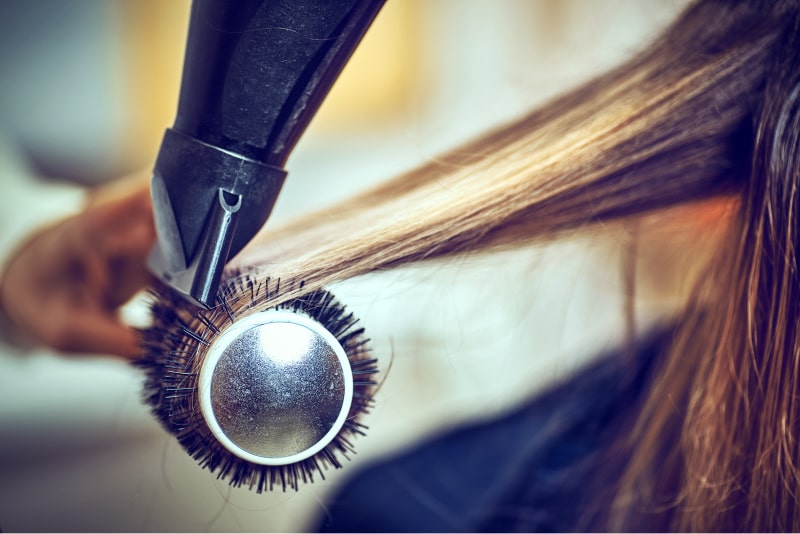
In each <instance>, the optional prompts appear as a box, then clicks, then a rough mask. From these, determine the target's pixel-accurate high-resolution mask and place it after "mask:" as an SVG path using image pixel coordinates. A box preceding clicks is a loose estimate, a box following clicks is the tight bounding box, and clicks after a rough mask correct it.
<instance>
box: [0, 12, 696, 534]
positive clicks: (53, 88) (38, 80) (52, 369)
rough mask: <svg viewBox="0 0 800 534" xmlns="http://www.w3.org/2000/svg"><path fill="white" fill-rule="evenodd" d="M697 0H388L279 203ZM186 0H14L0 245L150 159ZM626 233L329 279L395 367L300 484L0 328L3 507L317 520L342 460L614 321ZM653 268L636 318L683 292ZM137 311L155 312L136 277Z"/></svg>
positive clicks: (51, 523)
mask: <svg viewBox="0 0 800 534" xmlns="http://www.w3.org/2000/svg"><path fill="white" fill-rule="evenodd" d="M684 4H685V2H683V1H675V0H646V1H640V0H602V1H600V0H538V1H532V0H389V1H388V2H387V4H386V7H385V8H384V10H383V11H382V12H381V14H379V16H378V18H377V20H376V22H375V23H374V25H373V27H372V28H371V29H370V30H369V32H368V33H367V35H366V37H365V39H364V41H363V42H362V44H361V46H360V47H359V49H358V50H357V51H356V53H355V55H354V57H353V59H352V60H351V62H350V63H349V64H348V66H347V67H346V68H345V71H344V72H343V74H342V77H341V78H340V80H339V81H338V82H337V84H336V85H335V86H334V89H333V91H332V93H331V95H330V96H329V98H328V100H326V102H325V103H324V104H323V107H322V109H321V111H320V113H319V115H318V116H317V117H316V118H315V119H314V121H313V122H312V124H311V126H310V128H309V130H308V132H307V134H306V135H305V137H304V138H303V139H302V140H301V142H300V144H299V145H298V146H297V149H296V150H295V152H294V153H293V155H292V157H291V158H290V160H289V164H288V170H289V178H288V180H287V182H286V185H285V187H284V190H283V192H282V193H281V197H280V198H279V200H278V203H277V206H276V211H275V212H274V214H273V216H272V218H271V219H270V222H269V224H270V225H277V224H280V223H281V222H283V221H286V220H288V219H290V218H293V217H298V216H301V215H302V214H303V213H304V212H307V211H311V210H314V209H317V208H319V207H322V206H324V205H326V204H330V203H333V202H335V201H336V200H339V199H342V198H344V197H346V196H348V195H350V194H352V193H353V192H355V191H358V190H360V189H363V188H364V187H367V186H369V185H371V184H374V183H376V182H378V181H380V180H383V179H388V178H390V177H392V176H393V175H396V174H398V173H400V172H402V171H404V170H407V169H409V168H412V167H414V166H416V165H418V164H420V163H422V162H424V161H428V160H430V159H431V158H435V157H436V155H437V154H438V153H440V152H442V151H443V150H445V149H448V148H451V147H454V146H456V145H457V144H458V143H460V142H462V141H466V140H469V139H470V138H472V137H474V136H475V135H477V134H479V133H480V132H482V131H484V130H486V129H487V128H490V127H493V126H497V125H499V124H502V123H503V122H506V121H508V120H511V119H513V118H514V117H516V116H518V115H519V114H521V113H523V112H525V111H526V110H529V109H531V108H533V107H535V106H537V105H541V104H543V103H545V102H546V101H547V100H548V99H549V98H551V97H553V96H554V95H556V94H558V93H559V92H562V91H564V90H566V89H568V88H570V87H573V86H575V85H576V84H578V83H580V82H582V81H585V80H587V79H589V78H591V76H592V75H594V74H596V73H599V72H602V71H603V70H605V69H607V68H609V67H611V66H613V65H615V64H617V63H619V62H620V61H622V60H623V59H625V58H626V57H629V56H630V55H632V54H633V53H635V52H636V51H637V50H639V49H641V48H642V46H644V45H645V44H646V43H647V42H648V41H649V40H650V39H652V38H653V37H654V36H655V35H656V34H657V33H658V31H659V30H660V29H661V28H663V27H664V26H665V25H666V24H667V23H668V22H669V21H670V20H671V19H672V18H674V16H675V15H676V13H677V12H678V11H679V10H680V8H681V7H682V6H683V5H684ZM188 11H189V2H188V1H186V0H171V1H169V2H164V1H162V0H137V1H135V2H131V1H124V0H116V1H114V0H70V1H63V0H3V1H2V2H0V254H1V255H0V262H2V261H3V259H4V258H5V257H6V256H7V255H8V254H9V253H10V251H11V250H12V248H13V246H14V245H15V244H16V243H18V242H19V240H20V239H22V238H23V237H24V236H25V235H26V233H28V232H30V231H31V230H33V229H34V228H36V227H37V226H38V225H42V224H46V223H50V222H53V221H54V220H57V219H58V217H61V216H63V215H65V214H68V213H70V212H73V211H75V210H78V209H80V206H81V204H82V202H83V200H84V198H85V195H86V191H87V190H88V189H91V188H95V187H99V186H102V185H104V184H108V183H111V182H113V181H115V180H118V179H119V178H120V177H124V176H137V177H139V178H138V179H146V178H147V174H148V169H149V168H150V167H151V166H152V163H153V161H154V159H155V154H156V152H157V150H158V146H159V143H160V140H161V135H162V134H163V130H164V128H165V127H167V126H169V125H171V123H172V121H173V118H174V112H175V109H176V105H177V94H178V87H179V83H180V69H181V63H182V56H183V45H184V40H185V37H186V30H187V24H188ZM309 191H313V195H312V196H309ZM623 247H624V240H621V239H614V238H609V239H606V240H597V239H593V240H589V239H585V238H584V239H582V238H579V237H576V238H574V239H570V240H567V241H564V242H559V243H557V244H551V245H548V246H546V247H539V248H535V249H530V250H524V251H518V252H513V253H505V254H504V255H502V256H500V255H492V256H489V257H485V258H482V257H475V258H470V259H468V260H464V261H457V262H453V263H450V264H447V265H443V264H437V265H428V266H424V267H413V268H404V269H398V270H395V271H392V272H390V273H383V274H380V275H370V276H366V277H362V278H359V279H356V280H351V281H348V282H346V283H342V284H339V285H338V286H337V287H335V288H332V289H333V290H334V292H335V293H336V294H337V295H338V296H339V297H340V299H341V300H342V301H343V302H344V303H345V304H347V306H348V307H349V308H351V309H352V310H353V311H355V312H356V314H357V315H359V316H360V317H361V318H362V321H363V323H364V325H365V327H366V328H367V331H368V334H369V335H370V337H371V338H372V339H373V346H374V350H375V354H376V356H377V357H378V358H379V359H380V360H381V368H382V370H383V371H384V374H385V378H386V382H385V384H384V386H383V388H382V390H381V391H380V393H379V395H378V398H377V402H376V407H375V409H374V410H373V411H372V413H371V414H370V415H369V416H368V418H367V420H366V423H367V424H368V425H369V426H370V429H371V430H370V432H369V435H368V436H367V437H365V438H360V439H359V440H358V441H357V442H356V448H357V450H358V455H357V457H355V458H354V459H353V461H352V462H350V464H348V465H347V466H346V468H345V469H343V470H340V471H337V472H335V473H330V476H329V477H328V480H326V481H324V482H317V483H315V484H313V485H310V486H306V487H303V488H302V489H301V490H300V491H299V492H298V493H294V492H289V493H280V492H277V493H273V494H266V495H256V494H254V493H250V492H249V491H248V490H245V489H231V488H229V487H228V486H227V484H226V483H225V482H220V481H217V480H216V479H215V478H214V477H213V476H212V475H210V474H209V473H208V472H207V471H204V470H202V469H200V468H199V467H198V466H196V465H195V464H194V462H193V461H192V460H191V459H190V458H189V457H188V456H187V455H186V454H185V453H184V452H183V451H182V450H181V449H180V447H179V446H178V444H177V443H176V442H175V440H174V439H173V438H172V437H170V436H168V435H167V434H165V432H164V431H163V430H162V429H161V428H160V427H159V425H158V424H157V423H156V422H155V420H154V419H153V418H152V417H151V416H150V414H149V413H148V410H147V408H146V407H145V406H144V405H143V404H142V403H141V402H140V388H141V383H142V377H141V375H140V373H139V372H138V371H137V370H135V369H133V368H132V367H130V366H128V365H126V364H124V363H121V362H118V361H111V360H105V359H102V358H80V357H76V358H70V359H67V358H64V357H61V356H58V355H56V354H53V353H50V352H49V351H46V350H31V349H21V348H19V347H16V346H14V345H12V344H10V343H3V341H2V340H0V436H1V438H0V530H3V531H295V530H305V529H308V528H310V527H311V525H313V524H314V521H316V520H317V519H318V518H319V517H321V516H323V515H324V513H325V507H324V501H325V497H326V495H328V494H329V492H330V491H331V490H332V488H334V487H335V485H336V484H339V483H340V482H342V481H343V480H344V479H345V478H346V477H347V476H348V473H350V474H352V473H353V472H355V471H356V470H357V469H360V468H365V467H367V466H368V465H369V462H370V461H371V460H374V459H376V458H378V457H380V456H381V455H385V454H390V453H391V452H392V451H393V450H397V449H399V448H401V447H403V446H406V445H408V444H410V443H413V442H414V441H416V440H419V439H421V438H423V437H424V436H428V435H431V434H435V433H437V432H441V431H444V430H446V429H447V428H451V427H452V426H453V425H456V424H458V423H459V422H462V421H466V420H471V419H475V418H482V417H490V416H491V415H492V414H493V413H497V412H499V411H502V410H504V409H507V408H508V407H510V406H513V405H514V404H515V403H517V402H519V401H520V400H521V399H524V398H526V397H527V396H529V395H531V394H533V393H534V392H535V391H536V390H537V389H538V388H540V387H542V386H543V385H546V384H548V383H552V382H553V381H556V380H559V379H563V378H564V377H566V376H568V375H569V373H571V372H572V371H574V370H575V369H576V368H577V367H578V366H579V365H580V364H581V363H582V362H584V361H586V359H587V358H591V357H592V356H593V355H596V354H597V353H598V352H599V351H601V350H603V349H606V348H609V347H612V346H614V345H615V344H616V343H618V342H619V340H620V339H621V336H622V335H623V332H624V325H623V324H622V323H623V322H622V320H621V316H622V310H623V307H624V302H623V299H622V294H623V287H622V282H621V279H620V277H619V264H620V263H619V262H620V257H621V255H620V251H621V250H622V248H623ZM656 289H657V290H656V291H654V292H652V294H651V295H650V297H651V298H649V299H648V300H647V301H646V302H644V303H640V306H639V308H638V309H637V313H638V314H639V319H640V320H641V322H642V324H643V325H646V324H648V321H650V322H652V321H653V320H656V318H657V317H658V316H659V315H660V314H663V313H664V310H666V309H668V308H669V307H670V306H671V300H670V297H669V295H670V291H669V290H668V288H667V289H664V288H661V289H663V291H660V290H658V289H659V288H656ZM126 313H127V314H128V317H129V318H130V320H131V321H132V322H138V323H142V322H146V310H144V309H143V306H142V303H141V301H136V302H134V303H133V304H132V305H131V306H129V307H128V308H127V309H126ZM390 362H391V369H389V367H390ZM387 371H388V372H387ZM453 467H454V468H456V469H457V468H458V466H453Z"/></svg>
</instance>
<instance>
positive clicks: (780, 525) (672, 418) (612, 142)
mask: <svg viewBox="0 0 800 534" xmlns="http://www.w3.org/2000/svg"><path fill="white" fill-rule="evenodd" d="M799 80H800V3H798V2H797V1H783V2H781V1H775V2H772V1H766V0H749V1H741V2H729V1H724V0H707V1H700V2H698V3H695V4H693V5H691V6H690V7H689V8H688V9H687V10H686V11H685V12H684V14H683V15H681V16H680V17H679V18H678V20H677V21H676V22H675V23H674V24H673V25H672V26H671V27H670V28H669V29H668V30H667V31H666V32H665V33H664V34H663V36H661V37H660V38H659V39H658V40H656V41H655V42H654V43H653V44H652V45H651V46H650V47H649V48H648V49H647V50H645V51H644V52H642V53H641V54H640V55H639V56H637V57H635V58H634V59H632V60H631V61H629V62H628V63H626V64H625V65H622V66H621V67H619V68H617V69H615V70H613V71H612V72H610V73H608V74H606V75H604V76H601V77H599V78H598V79H595V80H592V81H591V82H589V83H587V84H585V85H584V86H582V87H580V88H578V89H577V90H575V91H572V92H571V93H569V94H567V95H565V96H563V97H561V98H559V99H557V100H555V101H553V102H551V103H550V104H549V105H547V106H545V107H544V108H542V109H540V110H537V111H535V112H533V113H531V114H529V115H528V116H525V117H523V118H521V119H519V120H517V121H516V122H514V123H512V124H509V125H507V126H505V127H503V128H500V129H498V130H496V131H494V132H491V133H489V134H488V135H486V136H484V137H482V138H481V139H478V140H477V141H475V142H473V143H470V144H468V145H467V146H465V147H462V148H460V149H459V150H456V151H453V152H451V153H450V154H447V155H446V156H444V157H442V158H440V159H438V160H437V161H434V162H431V163H430V164H427V165H425V166H424V167H422V168H420V169H417V170H415V171H412V172H410V173H408V174H406V175H403V176H400V177H398V178H397V179H395V180H393V181H391V182H389V183H387V184H385V185H382V186H380V187H378V188H376V189H374V190H372V191H369V192H367V193H365V194H363V195H361V196H359V197H356V198H354V199H352V200H350V201H348V202H345V203H343V204H341V205H339V206H337V207H334V208H331V209H328V210H325V211H324V212H320V213H318V214H316V215H312V216H310V217H307V218H305V219H303V220H300V221H298V222H297V223H295V224H293V225H290V226H287V227H286V228H284V229H282V230H279V231H276V232H271V233H270V232H268V233H266V234H265V235H264V237H263V241H262V242H261V244H260V246H258V247H256V248H253V249H251V251H250V252H249V253H245V254H244V255H243V256H242V257H241V258H240V261H239V263H240V264H241V263H245V264H261V265H268V266H269V271H270V274H271V275H272V276H282V277H288V278H290V279H300V280H304V281H305V285H304V286H302V287H300V286H299V285H298V286H296V288H295V290H293V291H291V292H288V293H286V294H284V295H282V297H281V299H282V300H286V299H289V298H291V297H294V296H297V295H298V294H299V293H302V292H307V291H311V290H313V289H316V288H318V287H321V286H324V285H327V284H330V283H332V282H335V281H339V280H343V279H346V278H350V277H353V276H357V275H360V274H364V273H368V272H373V271H376V270H382V269H388V268H392V267H394V266H398V265H402V264H407V263H409V262H415V261H422V260H432V259H436V258H446V257H450V256H452V255H454V254H460V253H466V252H476V251H488V250H495V249H497V248H503V247H518V246H521V245H524V244H526V243H530V242H532V241H535V240H541V239H545V238H551V237H553V236H555V235H557V234H558V233H559V232H563V231H567V230H575V229H581V228H591V227H593V226H594V225H595V224H596V223H598V222H602V221H609V220H619V219H625V220H635V219H636V218H637V217H638V216H639V215H642V214H646V213H652V212H654V211H655V210H659V209H663V208H667V207H669V206H675V205H681V204H686V203H689V202H696V201H700V200H703V199H709V198H712V197H720V196H725V197H726V198H729V199H731V202H730V204H731V205H732V206H734V213H733V215H732V216H730V217H727V218H725V219H724V223H725V224H726V225H727V226H726V233H725V236H724V238H722V239H721V240H720V242H719V243H718V249H717V253H716V254H715V255H714V257H713V258H712V260H711V261H710V263H709V264H708V265H707V269H706V271H705V275H704V276H701V277H700V278H699V280H698V282H697V284H696V287H695V289H694V291H693V293H692V297H691V298H690V299H689V300H688V302H687V304H686V306H685V309H684V311H683V312H682V316H681V317H680V318H679V319H678V320H677V324H678V326H677V327H676V329H675V332H674V342H673V343H672V346H671V347H670V349H669V351H668V355H667V357H666V361H665V363H664V365H663V367H662V368H661V371H660V372H659V374H658V376H657V377H656V378H655V379H654V383H653V387H652V388H651V390H650V391H649V393H648V396H647V399H646V401H645V403H644V405H643V407H641V410H640V411H639V413H637V414H633V416H634V417H635V419H636V421H637V423H636V424H635V425H634V428H633V431H632V433H631V434H626V435H624V436H620V440H621V441H624V442H625V443H626V444H627V445H628V446H629V447H630V450H631V451H632V453H631V459H630V461H629V462H628V463H627V466H626V467H625V469H624V474H623V476H622V477H621V478H620V479H619V480H616V481H613V482H609V484H610V487H609V488H607V490H608V491H610V492H613V493H614V494H615V495H616V498H615V500H614V506H613V508H612V509H611V511H610V512H609V513H607V514H603V521H605V523H603V524H600V525H598V524H593V525H588V527H591V528H608V527H610V528H615V529H656V530H661V529H676V530H800V508H798V507H797V503H798V499H800V470H798V467H797V465H796V463H797V461H798V460H796V459H797V458H800V449H799V448H798V447H800V444H799V443H798V439H797V436H798V432H799V431H800V422H798V418H800V412H799V411H798V406H797V397H796V395H797V393H796V391H797V389H798V385H799V384H798V381H799V380H800V348H798V332H797V330H798V329H797V320H798V310H797V306H798V299H799V298H800V282H799V281H798V273H797V251H796V250H795V243H796V241H797V236H796V231H797V228H796V225H797V210H798V205H797V204H798V201H800V198H798V188H799V187H800V183H798V182H799V181H800V161H798V148H799V147H798V136H799V135H800V103H799V102H798V100H799V99H800V95H799V94H798V93H800V86H799V85H798V81H799ZM692 237H693V236H690V235H687V236H686V240H687V242H688V241H690V240H691V239H692Z"/></svg>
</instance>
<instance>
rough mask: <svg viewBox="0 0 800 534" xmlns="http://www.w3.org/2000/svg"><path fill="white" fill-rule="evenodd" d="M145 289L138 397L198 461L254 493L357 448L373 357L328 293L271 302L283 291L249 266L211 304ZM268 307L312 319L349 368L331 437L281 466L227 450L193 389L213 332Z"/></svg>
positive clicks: (292, 480)
mask: <svg viewBox="0 0 800 534" xmlns="http://www.w3.org/2000/svg"><path fill="white" fill-rule="evenodd" d="M285 286H286V284H284V287H285ZM290 287H292V285H291V284H290ZM300 287H302V284H300ZM151 293H152V303H151V310H152V317H153V323H152V325H151V326H150V327H149V328H148V329H146V330H144V331H143V333H142V338H143V344H142V348H143V353H142V357H141V358H140V359H139V360H137V361H136V365H137V366H138V367H141V368H142V369H144V370H145V372H146V376H147V378H146V381H145V387H144V398H145V401H146V402H147V403H148V404H149V405H150V406H151V409H152V412H153V414H154V415H155V416H156V418H158V420H159V421H160V422H161V424H162V425H163V426H164V427H165V428H166V429H167V431H169V432H170V433H171V434H174V435H175V436H176V437H177V438H178V441H179V442H180V443H181V445H182V446H183V448H184V449H185V450H186V451H187V452H188V453H189V455H190V456H192V458H194V459H195V460H197V461H198V463H199V464H200V465H201V466H202V467H204V468H207V469H209V470H210V471H211V472H213V473H215V474H216V476H217V478H219V479H225V480H227V481H228V482H229V483H230V484H231V485H232V486H237V487H238V486H247V487H249V488H250V489H255V490H256V491H257V492H259V493H260V492H262V491H267V490H273V489H275V488H276V487H279V488H281V489H282V490H284V491H285V490H286V488H290V489H294V490H297V489H298V488H299V485H300V484H301V483H308V482H313V481H314V477H315V476H319V477H320V478H322V479H324V478H325V471H326V470H327V469H329V468H340V467H341V466H342V461H343V460H348V459H349V456H350V455H351V454H354V453H355V451H354V450H353V445H352V443H351V439H352V438H353V437H355V436H356V435H363V434H364V431H365V430H366V427H365V426H364V425H363V424H361V423H359V421H358V419H359V418H360V416H362V415H363V414H365V413H366V412H367V411H368V410H369V408H370V407H371V404H372V394H373V390H374V388H375V381H374V379H373V378H374V376H375V374H376V373H377V372H378V368H377V360H376V359H374V358H372V357H371V356H370V352H369V348H368V346H367V345H368V342H369V340H368V339H366V337H365V336H364V329H363V328H360V327H358V324H357V323H358V320H357V319H356V318H355V317H354V316H353V314H352V313H348V312H347V311H346V310H345V308H344V306H342V305H341V304H340V303H339V302H337V301H336V299H335V298H334V297H333V295H332V294H331V293H329V292H328V291H325V290H322V289H319V290H315V291H311V292H309V293H307V294H305V295H303V296H301V297H299V298H296V299H292V300H289V301H287V302H283V303H280V304H278V305H274V303H275V302H277V301H278V297H279V296H280V294H281V283H280V280H275V279H270V278H267V277H259V276H258V275H257V274H252V273H251V274H244V275H242V274H239V275H236V276H235V277H233V278H232V279H230V280H229V281H228V282H226V283H223V284H222V287H221V288H220V291H219V294H218V296H217V305H216V306H215V307H213V308H211V309H209V310H201V309H199V308H197V307H195V306H192V305H191V304H189V303H188V302H186V301H184V300H183V299H181V298H180V297H178V296H176V295H174V293H173V292H172V291H171V290H169V289H167V288H156V289H154V290H152V291H151ZM268 309H281V310H290V311H292V312H295V313H301V314H304V315H306V316H308V317H310V318H312V319H314V320H316V321H318V322H319V323H320V324H322V325H323V326H324V327H325V328H326V329H327V330H328V331H329V332H330V333H331V334H332V335H333V336H334V337H335V338H336V339H337V340H338V341H339V343H340V344H341V345H342V347H343V348H344V350H345V352H346V353H347V357H348V359H349V360H350V365H351V368H352V372H353V386H354V389H353V401H352V405H351V407H350V411H349V413H348V417H347V420H346V422H345V424H344V426H343V427H342V429H341V430H340V432H339V434H338V435H337V437H336V438H334V440H333V441H331V442H330V443H329V444H328V445H327V446H326V447H325V448H324V449H322V450H321V451H320V452H319V453H317V454H316V455H315V456H312V457H311V458H308V459H306V460H303V461H301V462H298V463H296V464H291V465H286V466H267V465H259V464H254V463H251V462H248V461H246V460H243V459H241V458H239V457H238V456H235V455H233V454H232V453H230V452H229V451H228V450H227V449H226V448H225V447H224V446H223V445H222V444H220V443H219V442H218V441H217V440H216V438H215V437H214V436H213V434H212V433H211V431H210V429H209V428H208V426H207V424H206V422H205V420H204V418H203V416H202V414H201V412H200V408H199V399H198V393H197V380H198V374H199V372H200V367H201V365H202V363H203V360H204V358H205V356H206V353H207V351H208V347H209V346H210V345H211V343H212V342H213V341H214V339H215V338H216V336H218V335H219V334H220V332H222V331H224V330H225V329H226V328H227V327H229V326H230V325H231V324H233V323H234V322H236V321H237V320H239V319H240V318H242V317H244V316H245V315H249V314H251V313H253V312H258V311H263V310H268Z"/></svg>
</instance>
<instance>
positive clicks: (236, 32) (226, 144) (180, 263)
mask: <svg viewBox="0 0 800 534" xmlns="http://www.w3.org/2000/svg"><path fill="white" fill-rule="evenodd" d="M382 4H383V0H379V1H374V0H278V1H276V0H194V2H193V4H192V11H191V19H190V23H189V37H188V42H187V45H186V56H185V58H184V66H183V78H182V81H181V92H180V100H179V104H178V115H177V117H176V119H175V124H174V126H173V127H172V128H169V129H167V131H166V133H165V135H164V139H163V141H162V144H161V149H160V151H159V154H158V158H157V160H156V164H155V169H154V171H153V180H152V187H151V190H152V197H153V209H154V214H155V222H156V233H157V242H156V245H155V247H154V249H153V251H152V253H151V255H150V258H149V260H148V265H149V267H150V269H151V271H152V272H153V273H154V274H155V275H156V276H157V277H158V278H160V279H161V280H162V281H164V282H165V283H167V284H168V285H169V286H171V287H172V288H173V289H175V290H176V291H178V292H179V293H180V294H182V295H183V296H185V297H186V298H188V299H189V300H191V301H193V302H194V303H196V304H199V305H202V306H204V307H210V306H212V305H213V304H214V301H215V298H216V293H217V287H218V285H219V280H220V277H221V275H222V270H223V269H224V267H225V264H226V263H227V262H228V260H229V259H230V258H232V257H233V256H234V255H235V254H237V253H238V252H239V251H240V250H241V249H242V248H243V247H244V246H245V245H246V244H247V243H248V242H249V241H250V240H251V239H252V238H253V236H254V235H255V234H256V233H257V232H258V231H259V230H260V229H261V227H262V226H263V225H264V223H265V222H266V220H267V217H268V216H269V214H270V211H271V210H272V206H273V205H274V203H275V200H276V198H277V196H278V193H279V192H280V189H281V186H282V185H283V181H284V179H285V177H286V171H284V170H283V166H284V164H285V163H286V160H287V158H288V157H289V153H290V152H291V150H292V148H293V147H294V145H295V144H296V143H297V141H298V139H299V138H300V135H301V134H302V133H303V131H304V130H305V128H306V126H307V125H308V123H309V121H310V120H311V118H312V117H313V116H314V114H315V113H316V111H317V109H318V108H319V106H320V104H321V103H322V100H323V98H324V97H325V95H326V94H327V93H328V90H329V89H330V87H331V85H332V84H333V82H334V81H335V79H336V78H337V76H338V75H339V72H341V69H342V67H343V66H344V64H345V63H346V61H347V59H348V58H349V57H350V55H351V54H352V52H353V50H354V49H355V47H356V45H357V44H358V43H359V41H360V40H361V38H362V37H363V35H364V32H365V31H366V30H367V28H368V27H369V25H370V24H371V23H372V21H373V19H374V18H375V16H376V15H377V13H378V11H379V10H380V8H381V6H382Z"/></svg>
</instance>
